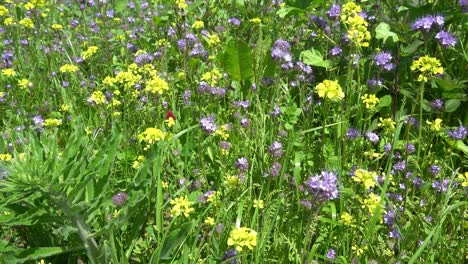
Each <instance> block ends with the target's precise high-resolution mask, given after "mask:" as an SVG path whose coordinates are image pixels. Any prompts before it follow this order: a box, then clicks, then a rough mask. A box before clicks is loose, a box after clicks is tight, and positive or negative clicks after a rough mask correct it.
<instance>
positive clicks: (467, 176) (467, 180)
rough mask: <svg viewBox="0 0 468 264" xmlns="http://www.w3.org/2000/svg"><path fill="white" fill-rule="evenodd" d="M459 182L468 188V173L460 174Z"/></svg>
mask: <svg viewBox="0 0 468 264" xmlns="http://www.w3.org/2000/svg"><path fill="white" fill-rule="evenodd" d="M458 181H460V183H461V185H462V186H463V187H468V172H465V173H463V174H462V173H459V174H458Z"/></svg>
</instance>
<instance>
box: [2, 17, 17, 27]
mask: <svg viewBox="0 0 468 264" xmlns="http://www.w3.org/2000/svg"><path fill="white" fill-rule="evenodd" d="M3 24H4V25H5V26H11V25H14V24H15V20H14V19H13V18H12V17H7V18H5V20H4V21H3Z"/></svg>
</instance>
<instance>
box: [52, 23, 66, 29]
mask: <svg viewBox="0 0 468 264" xmlns="http://www.w3.org/2000/svg"><path fill="white" fill-rule="evenodd" d="M51 28H52V29H53V30H62V29H63V26H62V25H60V24H53V25H52V26H51Z"/></svg>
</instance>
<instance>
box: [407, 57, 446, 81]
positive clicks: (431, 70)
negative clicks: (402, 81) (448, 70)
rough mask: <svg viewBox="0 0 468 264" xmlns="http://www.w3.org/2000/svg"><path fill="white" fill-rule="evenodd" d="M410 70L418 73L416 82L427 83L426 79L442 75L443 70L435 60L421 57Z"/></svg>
mask: <svg viewBox="0 0 468 264" xmlns="http://www.w3.org/2000/svg"><path fill="white" fill-rule="evenodd" d="M411 70H412V71H414V72H419V73H420V74H419V76H418V81H425V82H427V80H428V78H430V77H432V76H434V75H436V74H443V73H444V68H443V67H442V64H441V63H440V61H439V60H438V59H437V58H433V57H429V56H427V55H426V56H423V57H421V58H419V59H417V60H415V61H413V63H412V64H411Z"/></svg>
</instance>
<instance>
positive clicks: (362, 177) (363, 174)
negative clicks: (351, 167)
mask: <svg viewBox="0 0 468 264" xmlns="http://www.w3.org/2000/svg"><path fill="white" fill-rule="evenodd" d="M353 180H354V181H355V182H360V183H362V184H363V185H364V188H365V189H366V190H367V189H369V188H372V187H374V186H375V185H376V184H377V173H376V172H375V171H368V170H364V169H357V170H356V171H355V172H354V176H353Z"/></svg>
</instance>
